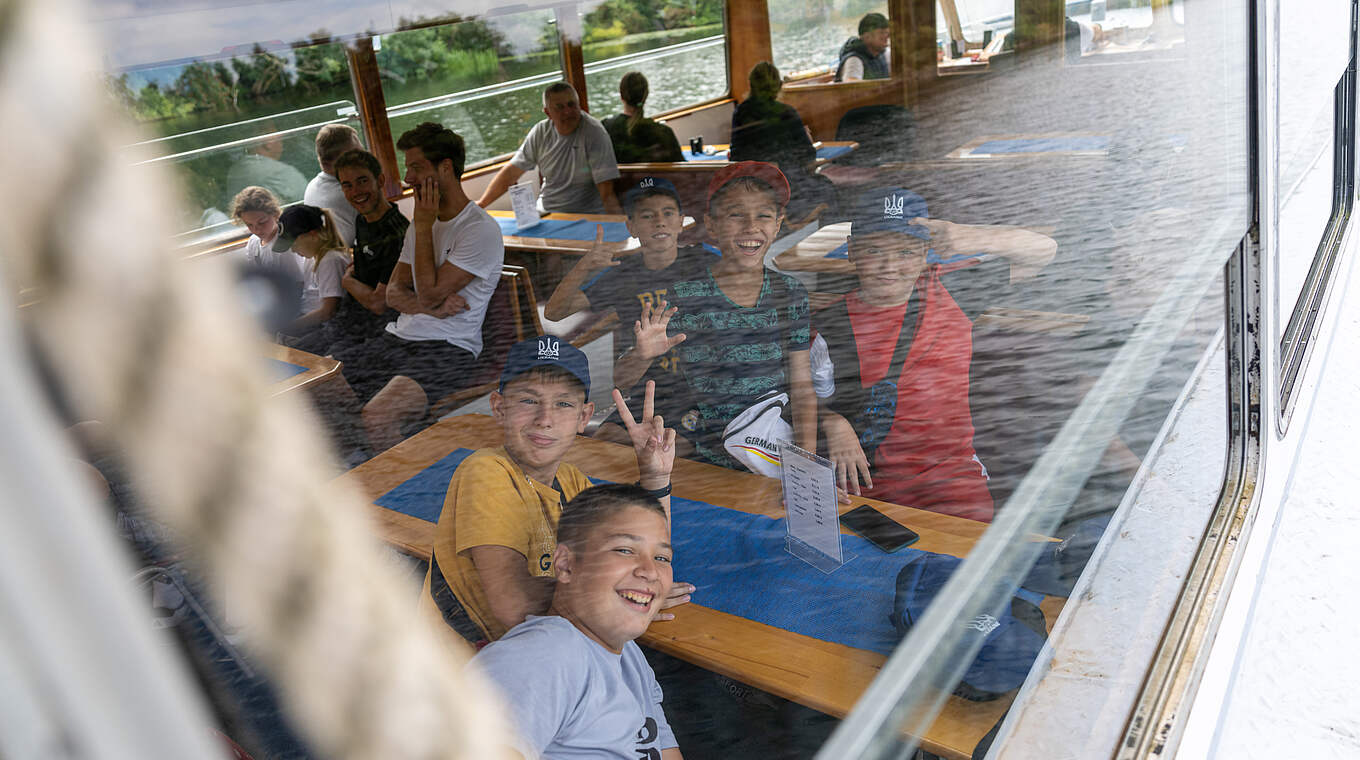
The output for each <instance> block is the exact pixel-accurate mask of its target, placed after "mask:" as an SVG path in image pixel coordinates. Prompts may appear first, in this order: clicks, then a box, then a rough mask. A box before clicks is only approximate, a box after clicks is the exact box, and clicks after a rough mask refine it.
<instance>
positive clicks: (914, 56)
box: [888, 0, 939, 108]
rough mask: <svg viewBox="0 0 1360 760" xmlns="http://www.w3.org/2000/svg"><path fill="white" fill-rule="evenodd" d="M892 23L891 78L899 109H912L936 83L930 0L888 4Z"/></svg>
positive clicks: (932, 4) (899, 0) (890, 1)
mask: <svg viewBox="0 0 1360 760" xmlns="http://www.w3.org/2000/svg"><path fill="white" fill-rule="evenodd" d="M888 12H889V13H890V14H892V15H891V18H892V20H893V29H892V48H893V57H892V61H891V64H892V70H893V78H894V79H896V80H897V81H898V82H900V83H901V92H902V100H901V101H900V102H901V103H902V105H904V106H906V107H908V108H915V107H916V106H917V105H918V104H919V103H920V100H921V93H922V91H923V90H928V89H930V88H931V87H932V86H933V85H934V84H935V82H936V81H937V80H938V78H939V75H938V64H937V60H936V55H935V49H936V48H935V30H936V25H937V23H939V20H938V19H936V18H935V2H934V0H888Z"/></svg>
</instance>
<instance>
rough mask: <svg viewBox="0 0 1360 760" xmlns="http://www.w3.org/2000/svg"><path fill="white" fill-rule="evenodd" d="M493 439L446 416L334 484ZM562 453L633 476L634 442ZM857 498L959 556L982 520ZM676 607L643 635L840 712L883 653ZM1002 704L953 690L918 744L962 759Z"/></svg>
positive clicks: (741, 498) (695, 472) (376, 480)
mask: <svg viewBox="0 0 1360 760" xmlns="http://www.w3.org/2000/svg"><path fill="white" fill-rule="evenodd" d="M500 442H501V431H500V427H499V426H498V425H497V424H496V422H495V421H494V420H493V419H492V418H490V417H486V416H483V415H464V416H460V417H453V418H450V419H447V420H443V421H442V422H439V423H437V424H435V425H434V426H433V427H431V428H429V429H427V430H425V431H424V432H422V433H420V434H419V435H417V436H415V437H413V438H410V439H408V440H406V441H404V442H402V443H401V444H399V445H397V446H395V447H394V448H392V449H389V450H388V451H386V452H384V453H382V454H380V455H378V456H377V457H375V458H373V459H371V460H369V461H368V462H365V463H364V464H362V465H359V466H358V467H356V468H355V469H353V470H351V471H349V472H348V473H346V474H345V475H343V476H341V477H340V479H339V482H341V483H343V484H345V485H349V486H353V487H356V488H358V489H359V490H361V491H362V492H363V493H365V494H367V495H368V497H369V498H370V499H376V498H378V497H380V496H381V495H382V494H384V493H386V492H387V491H389V490H391V489H392V488H395V487H396V486H398V485H400V484H401V483H403V482H405V481H406V480H408V479H409V478H411V477H412V476H414V475H416V474H417V473H419V472H421V471H423V470H424V469H425V468H426V467H428V466H430V465H431V464H434V463H435V462H437V461H438V460H440V459H441V458H443V457H444V456H445V455H447V454H448V453H449V452H451V451H453V450H455V449H458V448H469V449H478V448H483V447H488V446H497V445H500ZM566 461H568V462H571V463H572V464H574V465H576V466H577V467H580V468H581V469H582V470H583V471H584V472H585V473H586V474H588V475H590V476H592V477H597V478H605V479H608V480H613V481H618V482H631V481H632V480H635V479H636V478H637V465H636V460H635V459H634V456H633V452H632V450H631V449H629V448H627V447H624V446H619V445H617V444H612V443H606V442H604V441H599V440H595V439H591V438H578V439H577V440H576V443H575V445H574V446H572V448H571V451H570V453H569V454H568V455H567V457H566ZM673 482H674V484H675V494H676V495H677V496H682V497H685V498H689V499H696V500H700V501H705V502H708V503H710V504H714V505H718V506H722V507H727V508H729V509H736V510H741V511H744V512H749V513H755V514H763V515H770V516H776V517H781V516H782V514H783V508H782V506H781V505H780V486H779V482H778V481H776V480H773V479H770V478H763V477H759V476H756V475H750V474H746V473H739V472H734V471H732V470H726V469H723V468H721V467H715V466H712V465H707V464H700V463H698V462H691V461H677V462H676V463H675V471H674V475H673ZM862 502H869V503H872V504H874V505H875V506H876V507H878V508H879V509H880V510H882V511H883V512H884V514H887V515H889V516H891V517H893V518H894V519H896V520H898V521H899V522H901V523H903V524H904V525H907V526H909V527H910V528H911V529H912V530H914V531H916V532H917V533H918V534H920V536H921V539H920V541H918V542H917V543H916V544H914V547H915V548H919V549H923V550H926V551H931V552H939V553H943V554H951V555H954V556H964V555H965V554H967V552H968V551H969V549H970V548H971V547H972V546H973V544H974V542H976V541H977V539H978V537H979V536H981V535H982V532H983V530H985V529H986V527H987V526H986V525H984V524H982V523H978V522H974V521H971V520H964V519H961V518H957V517H951V516H948V515H941V514H936V513H933V512H924V511H921V510H917V509H911V508H909V507H902V506H897V505H893V504H886V503H883V502H877V501H874V500H872V499H860V498H856V499H855V504H856V505H858V504H860V503H862ZM847 508H848V507H847ZM371 514H372V516H373V521H374V526H375V528H376V530H377V532H378V535H379V536H381V537H382V538H383V539H384V540H386V541H387V542H388V543H390V544H392V545H393V546H395V547H397V548H398V549H400V550H402V551H404V552H406V553H408V554H411V555H413V556H416V557H420V558H423V559H426V560H428V559H429V556H430V552H431V551H432V546H433V541H434V528H435V526H434V523H430V522H426V521H424V520H421V519H418V518H415V517H411V516H409V515H406V514H402V513H400V512H394V511H391V510H388V509H385V508H383V507H380V506H377V505H376V504H375V505H372V507H371ZM679 580H684V579H683V578H682V579H679ZM1060 604H1061V602H1060V600H1048V601H1046V602H1045V604H1044V605H1043V606H1044V609H1045V614H1046V616H1048V617H1049V620H1050V625H1051V624H1052V621H1053V620H1055V619H1056V617H1057V609H1058V607H1056V606H1055V605H1060ZM673 611H674V612H675V620H673V621H668V622H660V623H654V624H653V625H652V627H651V629H650V630H649V631H648V632H647V634H646V635H645V636H643V638H642V639H641V641H642V643H644V644H646V645H647V646H650V647H652V648H654V649H657V650H660V651H663V652H665V653H667V654H670V655H672V656H674V657H678V658H680V659H683V660H686V661H688V662H691V663H693V664H696V665H699V666H701V667H704V668H707V669H709V670H712V671H714V672H717V673H722V674H723V675H726V676H728V677H731V678H734V679H736V680H738V681H741V682H743V683H748V684H751V685H752V686H755V687H757V688H760V689H763V690H765V691H767V692H770V693H773V694H777V695H778V696H780V697H783V698H785V699H789V700H792V701H794V702H798V703H800V704H803V705H806V706H808V707H811V708H813V709H816V710H820V711H822V712H825V713H828V714H830V715H834V716H837V717H843V716H845V715H846V714H847V713H848V712H849V711H850V709H851V708H852V707H853V706H854V704H855V702H856V700H858V699H859V696H860V694H862V693H863V692H864V690H865V689H866V688H867V687H868V686H869V682H870V681H872V680H873V679H874V677H875V676H876V675H878V671H879V669H880V668H881V667H882V666H883V663H884V662H885V660H886V658H885V657H884V656H883V655H880V654H877V653H875V652H869V651H865V650H861V649H854V648H851V647H847V646H844V645H841V644H834V643H831V642H827V641H821V640H819V639H814V638H811V637H807V636H802V635H799V634H795V633H790V632H788V631H785V630H782V629H779V628H774V627H771V626H768V625H765V624H762V623H757V622H755V621H752V620H747V619H744V618H739V617H736V616H733V615H729V614H726V613H723V612H718V611H716V610H712V609H708V608H706V607H703V606H700V605H698V604H693V603H691V604H686V605H683V606H680V607H677V608H675V609H674V610H673ZM1009 704H1010V700H1009V699H1006V698H1003V699H999V700H995V701H992V702H968V701H966V700H963V699H960V698H958V697H953V696H951V697H949V699H948V700H947V703H946V705H945V708H944V711H943V712H941V714H940V716H939V717H938V718H937V719H936V721H935V724H934V725H933V726H932V727H931V729H930V731H929V732H927V735H926V736H925V738H924V739H923V741H922V745H921V746H922V747H923V748H924V749H925V750H927V751H928V752H933V753H935V754H937V755H941V756H944V757H949V758H960V759H963V758H968V757H969V756H970V754H971V753H972V751H973V749H974V747H975V746H976V745H977V743H978V741H979V740H980V739H981V738H982V736H983V735H984V734H986V733H987V731H989V730H990V729H991V727H992V726H993V725H994V724H995V723H996V721H997V720H998V719H999V718H1000V717H1001V715H1002V714H1003V713H1004V712H1005V711H1006V708H1007V707H1008V706H1009Z"/></svg>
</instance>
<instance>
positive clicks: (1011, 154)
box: [945, 132, 1111, 161]
mask: <svg viewBox="0 0 1360 760" xmlns="http://www.w3.org/2000/svg"><path fill="white" fill-rule="evenodd" d="M1110 142H1111V140H1110V137H1109V135H1100V134H1095V133H1092V132H1041V133H1030V134H1020V135H983V136H982V137H978V138H974V139H972V140H969V141H968V142H966V143H964V144H963V145H960V146H959V147H957V148H955V149H954V150H952V151H950V152H949V154H948V155H946V156H945V158H948V159H962V160H970V161H997V160H1007V159H1035V158H1053V157H1072V156H1076V157H1092V158H1104V157H1105V156H1107V155H1109V153H1110Z"/></svg>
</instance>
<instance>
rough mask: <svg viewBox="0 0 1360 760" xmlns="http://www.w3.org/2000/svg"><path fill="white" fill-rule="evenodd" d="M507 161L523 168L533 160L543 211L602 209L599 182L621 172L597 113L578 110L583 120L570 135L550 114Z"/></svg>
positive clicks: (527, 167) (587, 211)
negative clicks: (562, 129) (595, 115)
mask: <svg viewBox="0 0 1360 760" xmlns="http://www.w3.org/2000/svg"><path fill="white" fill-rule="evenodd" d="M510 165H511V166H514V167H515V168H517V169H522V170H523V171H526V172H527V171H529V170H530V169H532V168H534V167H535V166H537V167H538V173H539V175H540V176H542V177H543V192H542V193H541V194H540V195H539V197H538V207H539V209H540V210H542V211H566V212H571V213H578V214H603V213H604V200H602V199H601V198H600V189H599V188H598V187H596V185H598V184H599V183H601V182H608V181H609V180H614V179H618V178H619V164H618V162H617V161H615V160H614V143H613V141H611V140H610V139H609V133H608V132H606V131H605V128H604V125H603V124H601V123H600V120H599V119H596V118H595V117H594V116H591V115H590V114H588V113H583V114H581V123H580V124H579V125H577V127H576V130H575V131H574V132H572V133H571V134H569V135H564V134H560V133H558V131H557V127H554V126H553V123H552V122H551V121H549V120H548V119H544V120H543V121H540V122H539V123H537V124H535V125H534V126H533V128H532V129H530V130H529V135H528V136H527V137H525V138H524V143H523V144H522V145H520V146H519V150H517V151H515V155H514V157H513V158H511V159H510Z"/></svg>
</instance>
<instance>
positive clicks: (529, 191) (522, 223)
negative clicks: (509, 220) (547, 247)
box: [510, 182, 542, 230]
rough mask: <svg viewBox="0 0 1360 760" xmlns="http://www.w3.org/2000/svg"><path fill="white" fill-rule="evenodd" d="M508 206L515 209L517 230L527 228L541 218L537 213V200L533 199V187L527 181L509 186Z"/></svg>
mask: <svg viewBox="0 0 1360 760" xmlns="http://www.w3.org/2000/svg"><path fill="white" fill-rule="evenodd" d="M510 207H511V208H512V209H514V211H515V229H517V230H527V229H529V228H530V227H532V226H534V225H536V224H538V223H539V222H540V221H541V220H542V217H540V216H539V214H538V202H537V201H536V200H535V199H534V189H533V187H531V186H530V185H529V183H527V182H520V183H517V184H514V185H511V186H510Z"/></svg>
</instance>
